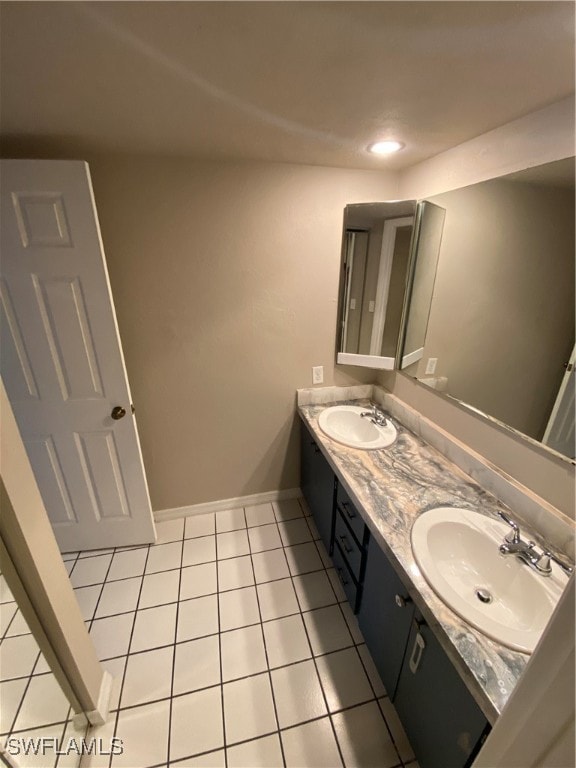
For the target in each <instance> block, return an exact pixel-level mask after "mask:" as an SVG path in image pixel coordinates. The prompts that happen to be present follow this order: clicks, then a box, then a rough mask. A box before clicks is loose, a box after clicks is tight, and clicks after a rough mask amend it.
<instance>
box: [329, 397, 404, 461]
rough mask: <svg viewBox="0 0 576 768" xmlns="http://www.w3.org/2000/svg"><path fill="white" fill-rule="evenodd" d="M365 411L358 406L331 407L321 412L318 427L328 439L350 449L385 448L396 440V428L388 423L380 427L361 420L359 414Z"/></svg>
mask: <svg viewBox="0 0 576 768" xmlns="http://www.w3.org/2000/svg"><path fill="white" fill-rule="evenodd" d="M367 410H368V408H366V407H364V408H361V407H360V406H358V405H333V406H332V407H330V408H325V409H324V410H323V411H322V413H321V414H320V416H319V417H318V425H319V427H320V429H321V430H322V432H324V433H325V434H326V435H328V437H331V438H332V439H333V440H337V441H338V442H339V443H343V444H344V445H348V446H350V447H351V448H362V449H364V450H370V449H375V448H386V446H388V445H391V444H392V443H393V442H394V440H396V437H397V435H398V432H397V431H396V427H395V426H394V425H393V424H392V423H391V422H390V421H387V423H386V426H383V427H381V426H379V425H378V424H374V422H373V421H371V420H370V419H369V418H368V417H364V418H362V417H361V415H360V414H361V413H366V411H367Z"/></svg>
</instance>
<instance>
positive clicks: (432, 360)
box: [426, 357, 438, 374]
mask: <svg viewBox="0 0 576 768" xmlns="http://www.w3.org/2000/svg"><path fill="white" fill-rule="evenodd" d="M437 362H438V358H437V357H429V358H428V362H427V363H426V373H427V374H432V373H435V371H436V363H437Z"/></svg>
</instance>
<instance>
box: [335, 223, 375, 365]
mask: <svg viewBox="0 0 576 768" xmlns="http://www.w3.org/2000/svg"><path fill="white" fill-rule="evenodd" d="M344 248H345V253H344V272H345V285H344V317H343V321H342V346H341V349H342V351H343V352H354V353H359V352H360V348H361V345H360V337H361V329H362V327H363V326H364V328H365V326H366V324H367V322H370V324H371V323H372V315H371V313H369V312H367V311H366V308H365V307H364V290H365V288H366V267H367V256H368V232H365V231H362V230H354V229H347V230H346V242H345V246H344ZM367 303H368V302H366V304H367ZM366 351H367V350H366Z"/></svg>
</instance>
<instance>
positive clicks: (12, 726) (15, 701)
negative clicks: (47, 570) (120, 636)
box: [0, 557, 111, 768]
mask: <svg viewBox="0 0 576 768" xmlns="http://www.w3.org/2000/svg"><path fill="white" fill-rule="evenodd" d="M90 559H91V560H96V559H98V558H90ZM109 559H111V557H110V558H109ZM79 573H80V576H79V581H80V582H81V581H82V578H83V576H82V574H83V573H84V570H83V569H80V572H79ZM86 573H93V574H95V575H98V576H101V575H102V573H101V571H100V570H99V565H98V563H92V564H90V565H89V566H88V569H87V571H86ZM104 576H105V573H104ZM72 714H73V713H72V711H71V708H70V704H69V703H68V701H67V699H66V697H65V696H64V694H63V693H62V690H61V688H60V686H59V685H58V683H57V682H56V678H55V677H54V675H53V674H52V672H51V671H50V668H49V667H48V665H47V663H46V660H45V659H44V656H43V655H42V653H41V652H40V648H39V647H38V644H37V643H36V641H35V639H34V638H33V637H32V634H31V633H30V629H29V627H28V624H27V623H26V621H25V619H24V617H23V616H22V614H21V613H20V611H19V610H18V606H17V604H16V602H15V601H14V598H13V596H12V594H11V593H10V590H9V589H8V586H7V584H6V581H5V579H4V577H3V576H1V575H0V742H2V743H5V741H6V739H8V738H9V737H10V736H13V737H14V738H16V739H19V740H21V741H20V743H19V745H11V746H10V751H9V753H10V754H12V755H14V754H15V752H14V751H13V750H16V749H17V748H18V747H19V746H21V745H22V740H24V741H25V740H27V739H30V738H40V737H48V738H55V739H59V741H60V745H61V746H62V745H64V744H67V743H68V738H69V737H72V738H75V739H77V740H78V741H80V740H81V739H82V737H83V736H85V731H76V730H72V722H71V719H69V718H71V717H72ZM61 751H62V749H61ZM13 759H14V760H17V765H18V766H19V768H34V767H35V766H38V767H39V768H55V767H56V766H59V768H76V767H77V766H78V765H79V762H80V756H79V755H77V754H75V753H71V754H69V755H65V754H62V755H60V756H58V755H57V754H56V753H55V751H54V749H53V748H52V747H51V746H50V745H48V746H47V747H46V750H45V754H44V755H41V754H37V755H33V754H29V755H28V756H26V757H24V756H23V755H18V757H17V758H16V757H14V758H13Z"/></svg>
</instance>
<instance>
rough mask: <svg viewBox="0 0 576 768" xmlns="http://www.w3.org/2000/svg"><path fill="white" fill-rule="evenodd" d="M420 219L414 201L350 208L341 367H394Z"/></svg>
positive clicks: (344, 263) (345, 237) (345, 236)
mask: <svg viewBox="0 0 576 768" xmlns="http://www.w3.org/2000/svg"><path fill="white" fill-rule="evenodd" d="M415 215H416V201H414V200H404V201H398V202H393V203H361V204H358V205H348V206H346V209H345V211H344V232H343V245H342V274H341V281H340V312H339V316H338V317H339V343H338V355H337V362H338V363H347V364H350V365H368V366H369V367H371V368H384V369H388V370H392V368H393V367H394V361H395V357H396V351H397V346H398V338H399V334H400V328H401V321H402V312H403V308H404V304H405V292H406V283H407V279H408V274H409V272H410V268H411V257H410V254H411V243H412V239H413V230H414V219H415Z"/></svg>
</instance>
